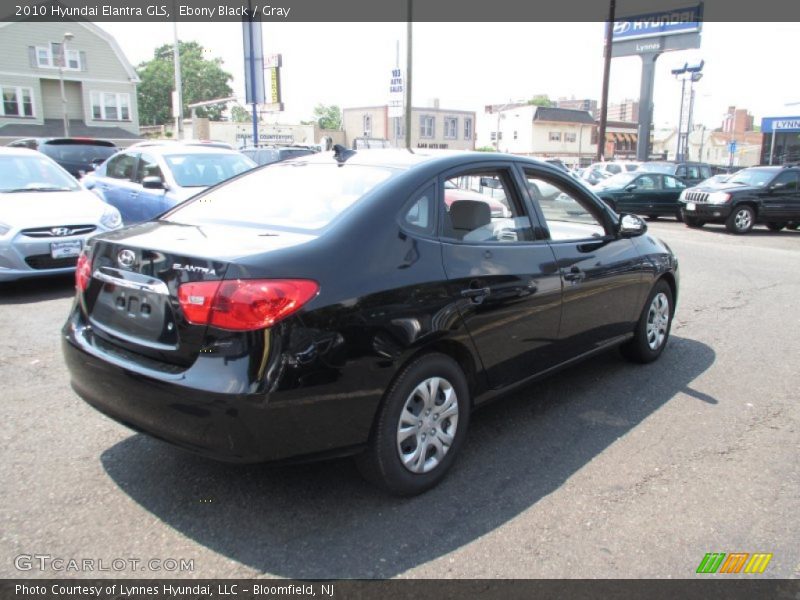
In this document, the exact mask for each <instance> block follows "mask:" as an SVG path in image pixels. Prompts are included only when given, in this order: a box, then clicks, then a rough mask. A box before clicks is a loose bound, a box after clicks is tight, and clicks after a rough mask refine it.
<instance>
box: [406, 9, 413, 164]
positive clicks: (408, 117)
mask: <svg viewBox="0 0 800 600" xmlns="http://www.w3.org/2000/svg"><path fill="white" fill-rule="evenodd" d="M406 1H407V2H408V23H407V26H406V27H407V31H406V115H405V116H406V148H407V149H408V150H411V109H412V105H411V81H412V75H411V66H412V59H413V56H414V53H413V47H412V39H411V38H412V28H413V21H412V13H411V3H412V0H406Z"/></svg>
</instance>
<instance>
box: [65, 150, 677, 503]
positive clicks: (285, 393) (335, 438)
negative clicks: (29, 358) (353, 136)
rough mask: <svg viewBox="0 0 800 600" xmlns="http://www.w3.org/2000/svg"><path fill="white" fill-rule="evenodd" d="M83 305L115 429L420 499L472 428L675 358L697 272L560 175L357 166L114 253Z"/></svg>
mask: <svg viewBox="0 0 800 600" xmlns="http://www.w3.org/2000/svg"><path fill="white" fill-rule="evenodd" d="M449 183H459V184H461V185H465V186H467V187H469V188H470V189H484V188H486V189H491V190H492V191H493V193H495V195H496V197H502V198H503V199H504V202H505V203H506V204H507V205H508V213H506V214H503V215H500V216H495V217H493V216H492V214H491V210H490V207H489V204H488V203H487V202H483V201H479V200H474V199H462V200H458V201H454V202H452V203H451V204H450V205H449V206H448V205H447V204H446V203H445V189H446V187H447V186H448V185H449ZM544 184H547V185H551V186H555V187H557V188H559V189H560V190H561V191H562V194H561V195H560V196H559V199H558V200H557V201H550V202H544V201H539V200H537V199H536V198H534V197H532V195H531V194H530V191H529V190H530V189H533V187H534V185H535V186H536V187H540V188H541V187H543V186H544ZM480 186H482V187H480ZM76 284H77V300H76V302H75V305H74V308H73V310H72V312H71V314H70V316H69V318H68V320H67V323H66V324H65V326H64V328H63V338H62V339H63V350H64V355H65V357H66V362H67V365H68V367H69V371H70V374H71V378H72V386H73V388H74V389H75V390H76V391H77V393H78V394H79V395H80V396H82V397H83V398H84V399H85V400H86V401H87V402H89V403H90V404H91V405H93V406H94V407H96V408H97V409H99V410H100V411H102V412H103V413H105V414H107V415H109V416H111V417H113V418H114V419H116V420H118V421H120V422H122V423H124V424H127V425H129V426H130V427H132V428H134V429H136V430H140V431H144V432H146V433H148V434H150V435H152V436H155V437H157V438H161V439H163V440H166V441H169V442H171V443H173V444H176V445H178V446H182V447H184V448H187V449H189V450H192V451H195V452H198V453H201V454H204V455H207V456H211V457H215V458H218V459H223V460H229V461H250V462H253V461H264V460H286V459H301V458H302V459H304V460H306V459H310V458H311V459H313V458H323V457H330V456H341V455H355V456H356V459H357V463H358V465H359V467H360V469H361V471H362V473H363V474H364V475H365V476H366V477H367V478H368V479H370V480H371V481H373V482H375V483H377V484H378V485H380V486H381V487H383V488H384V489H387V490H389V491H391V492H393V493H397V494H415V493H419V492H422V491H424V490H426V489H428V488H430V487H432V486H433V485H435V484H436V483H437V482H439V481H440V480H441V479H442V477H443V476H444V475H445V473H446V471H447V470H448V469H449V468H450V466H451V464H452V463H453V460H454V459H455V457H456V454H457V453H458V450H459V448H460V447H461V446H462V445H463V443H464V439H465V435H466V432H467V426H468V424H469V419H470V413H471V411H472V409H473V408H475V407H477V406H479V405H481V404H483V403H484V402H486V401H488V400H490V399H492V398H494V397H495V396H497V395H499V394H501V393H503V392H505V391H508V390H510V389H512V388H513V387H515V386H517V385H519V384H522V383H526V382H529V381H532V380H533V379H535V378H538V377H540V376H543V375H546V374H548V373H551V372H552V371H554V370H556V369H558V368H560V367H564V366H566V365H569V364H572V363H574V362H575V361H577V360H579V359H583V358H586V357H588V356H591V355H593V354H596V353H598V352H602V351H605V350H607V349H609V348H611V347H614V346H620V347H621V348H622V351H623V353H624V355H625V356H627V357H628V358H630V359H631V360H634V361H638V362H650V361H653V360H655V359H656V358H658V356H659V355H660V354H661V352H662V350H663V349H664V347H665V345H666V342H667V338H668V336H669V332H670V324H671V322H672V317H673V314H674V310H675V301H676V298H677V286H678V263H677V259H676V258H675V257H674V256H673V254H672V252H671V251H670V249H669V248H668V247H667V246H666V245H665V244H663V243H662V242H660V241H659V240H657V239H655V238H653V237H651V236H650V235H647V234H646V225H645V223H644V222H643V221H642V220H641V219H639V218H638V217H635V216H632V215H617V214H616V213H615V212H613V211H612V210H610V209H609V208H608V207H607V206H606V205H605V204H604V203H603V202H601V201H600V200H599V199H598V198H597V197H596V196H594V195H593V194H592V193H591V192H590V191H588V190H587V189H586V188H585V187H584V186H582V185H581V184H578V183H576V182H575V181H574V180H573V179H572V178H571V177H570V176H569V175H567V174H566V173H564V172H563V171H561V170H560V169H558V168H556V167H553V166H550V165H547V164H545V163H542V162H538V161H535V160H531V159H526V158H522V157H513V156H509V155H503V154H485V153H444V154H439V153H435V152H432V153H430V154H420V153H410V152H401V151H393V150H383V151H369V150H367V151H358V152H356V151H352V150H347V149H345V148H342V147H337V149H336V152H333V153H332V152H328V153H324V154H317V155H313V156H309V157H304V158H300V159H297V160H294V161H290V162H287V163H277V164H274V165H269V166H266V167H262V168H259V169H255V170H253V171H251V172H248V173H245V174H242V175H240V176H238V177H235V178H233V179H231V180H229V181H228V182H226V183H223V184H221V185H218V186H216V187H214V188H211V189H209V190H207V191H205V192H203V193H201V194H198V195H197V196H195V197H194V198H192V199H190V200H188V201H187V202H185V203H183V204H181V205H180V206H178V207H176V208H174V209H172V210H171V211H169V212H167V213H165V214H164V215H162V216H161V217H160V218H157V219H155V220H152V221H149V222H146V223H141V224H138V225H133V226H130V227H127V228H124V229H121V230H118V231H116V232H110V233H104V234H101V235H99V236H96V237H94V238H93V239H92V240H91V243H90V244H89V246H88V247H87V248H86V250H85V252H84V254H83V255H82V256H81V258H80V261H79V264H78V269H77V273H76Z"/></svg>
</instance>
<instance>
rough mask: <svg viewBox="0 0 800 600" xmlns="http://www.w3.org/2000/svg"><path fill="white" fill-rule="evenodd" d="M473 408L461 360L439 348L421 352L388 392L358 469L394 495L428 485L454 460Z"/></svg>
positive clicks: (411, 491)
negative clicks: (458, 360) (436, 350)
mask: <svg viewBox="0 0 800 600" xmlns="http://www.w3.org/2000/svg"><path fill="white" fill-rule="evenodd" d="M431 392H434V393H433V394H431ZM442 407H444V408H442ZM470 408H471V406H470V396H469V386H468V385H467V379H466V377H465V376H464V372H463V371H462V370H461V367H459V365H458V363H456V362H455V361H454V360H453V359H452V358H450V357H449V356H446V355H444V354H439V353H433V354H424V355H422V356H420V357H419V358H417V359H416V360H414V361H413V362H412V363H410V364H409V365H408V366H406V367H405V368H404V369H403V370H402V371H401V372H400V374H399V375H398V376H397V377H396V378H395V380H394V382H393V383H392V385H391V386H390V387H389V389H388V390H387V391H386V393H385V394H384V398H383V401H382V403H381V406H380V408H379V410H378V415H377V418H376V421H375V424H374V426H373V430H372V432H371V435H370V440H369V444H368V447H367V449H366V450H365V451H364V452H363V453H361V454H360V455H358V456H356V465H357V466H358V469H359V471H360V472H361V474H362V475H363V476H364V478H365V479H367V480H368V481H370V482H372V483H373V484H375V485H377V486H378V487H380V488H382V489H383V490H385V491H387V492H389V493H392V494H395V495H399V496H413V495H416V494H420V493H422V492H424V491H427V490H429V489H430V488H432V487H434V486H435V485H436V484H438V483H439V482H440V481H441V480H442V479H443V478H444V476H445V475H446V474H447V471H448V470H449V469H450V467H451V466H452V464H453V461H454V460H455V457H456V455H457V454H458V451H459V449H460V447H461V445H462V444H463V442H464V438H465V436H466V432H467V426H468V425H469V416H470ZM453 430H455V433H453ZM432 440H433V442H432ZM448 442H449V443H448Z"/></svg>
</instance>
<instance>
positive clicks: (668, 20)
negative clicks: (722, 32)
mask: <svg viewBox="0 0 800 600" xmlns="http://www.w3.org/2000/svg"><path fill="white" fill-rule="evenodd" d="M702 23H703V7H702V5H698V6H691V7H688V8H681V9H675V10H670V11H664V12H658V13H650V14H646V15H637V16H635V17H629V18H628V19H626V20H623V21H615V22H614V32H613V34H612V41H614V42H625V41H628V40H640V39H643V38H650V37H660V36H667V35H677V34H681V33H697V32H699V31H700V29H701V26H702Z"/></svg>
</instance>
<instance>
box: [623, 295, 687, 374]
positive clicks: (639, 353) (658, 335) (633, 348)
mask: <svg viewBox="0 0 800 600" xmlns="http://www.w3.org/2000/svg"><path fill="white" fill-rule="evenodd" d="M674 314H675V305H674V304H673V297H672V288H671V287H670V286H669V284H668V283H667V282H666V281H664V280H663V279H660V280H659V281H658V282H657V283H656V284H655V285H654V286H653V289H652V290H651V291H650V294H649V295H648V297H647V302H645V305H644V308H643V309H642V314H641V316H640V317H639V321H638V322H637V324H636V329H635V330H634V332H633V339H631V340H630V341H628V342H625V344H623V345H622V346H621V347H620V350H621V352H622V355H623V356H624V357H625V358H627V359H628V360H630V361H631V362H636V363H642V364H645V363H650V362H653V361H654V360H656V359H657V358H658V357H659V356H661V353H662V352H663V351H664V347H665V346H666V345H667V341H668V340H669V332H670V329H671V328H672V316H673V315H674Z"/></svg>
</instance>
